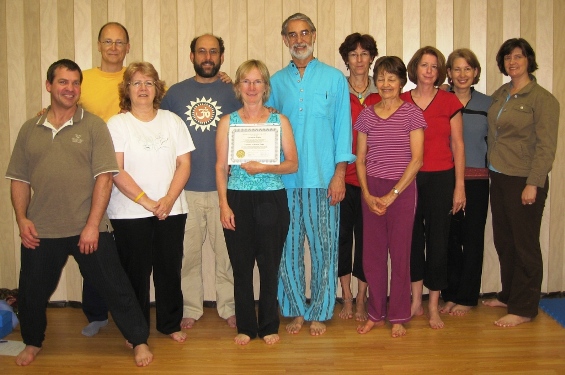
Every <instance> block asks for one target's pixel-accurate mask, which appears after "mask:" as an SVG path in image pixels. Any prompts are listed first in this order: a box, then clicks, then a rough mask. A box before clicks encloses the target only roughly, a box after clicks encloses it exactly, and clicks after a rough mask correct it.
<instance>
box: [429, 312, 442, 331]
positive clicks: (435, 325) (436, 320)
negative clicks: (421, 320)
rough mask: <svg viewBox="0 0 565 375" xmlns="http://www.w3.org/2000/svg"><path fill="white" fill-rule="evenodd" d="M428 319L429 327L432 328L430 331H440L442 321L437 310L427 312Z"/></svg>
mask: <svg viewBox="0 0 565 375" xmlns="http://www.w3.org/2000/svg"><path fill="white" fill-rule="evenodd" d="M429 318H430V320H429V322H430V327H432V329H442V328H443V327H444V323H443V320H441V317H440V316H439V312H438V311H437V310H431V311H429Z"/></svg>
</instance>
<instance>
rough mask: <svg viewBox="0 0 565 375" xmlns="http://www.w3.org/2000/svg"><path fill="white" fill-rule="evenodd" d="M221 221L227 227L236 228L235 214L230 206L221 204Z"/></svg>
mask: <svg viewBox="0 0 565 375" xmlns="http://www.w3.org/2000/svg"><path fill="white" fill-rule="evenodd" d="M220 221H221V222H222V227H224V228H225V229H229V230H235V216H234V214H233V211H232V210H231V208H230V206H228V205H225V206H222V205H221V206H220Z"/></svg>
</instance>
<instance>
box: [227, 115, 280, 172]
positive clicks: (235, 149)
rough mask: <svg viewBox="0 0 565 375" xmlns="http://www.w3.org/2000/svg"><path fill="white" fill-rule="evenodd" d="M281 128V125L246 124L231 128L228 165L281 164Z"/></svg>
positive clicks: (229, 132)
mask: <svg viewBox="0 0 565 375" xmlns="http://www.w3.org/2000/svg"><path fill="white" fill-rule="evenodd" d="M280 154H281V127H280V125H279V124H272V123H266V124H246V125H236V126H230V128H229V131H228V164H230V165H239V164H242V163H246V162H248V161H257V162H259V163H262V164H270V165H279V164H280V163H281V156H280Z"/></svg>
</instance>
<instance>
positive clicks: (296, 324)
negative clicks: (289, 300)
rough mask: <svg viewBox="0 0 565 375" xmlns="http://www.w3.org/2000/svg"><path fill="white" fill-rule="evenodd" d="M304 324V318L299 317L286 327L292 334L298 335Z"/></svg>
mask: <svg viewBox="0 0 565 375" xmlns="http://www.w3.org/2000/svg"><path fill="white" fill-rule="evenodd" d="M303 324H304V317H303V316H297V317H296V318H294V319H293V320H292V322H290V323H289V324H287V325H286V331H287V332H288V333H292V334H295V333H298V332H300V329H301V328H302V325H303Z"/></svg>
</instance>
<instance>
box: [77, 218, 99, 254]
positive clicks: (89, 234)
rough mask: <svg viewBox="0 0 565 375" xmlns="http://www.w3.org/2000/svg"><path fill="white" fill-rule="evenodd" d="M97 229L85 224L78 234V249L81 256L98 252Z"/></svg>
mask: <svg viewBox="0 0 565 375" xmlns="http://www.w3.org/2000/svg"><path fill="white" fill-rule="evenodd" d="M99 235H100V234H99V233H98V227H97V226H94V225H90V224H86V226H85V227H84V229H83V230H82V232H80V240H79V241H78V247H79V248H80V252H81V253H82V254H91V253H93V252H95V251H96V250H98V237H99Z"/></svg>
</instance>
